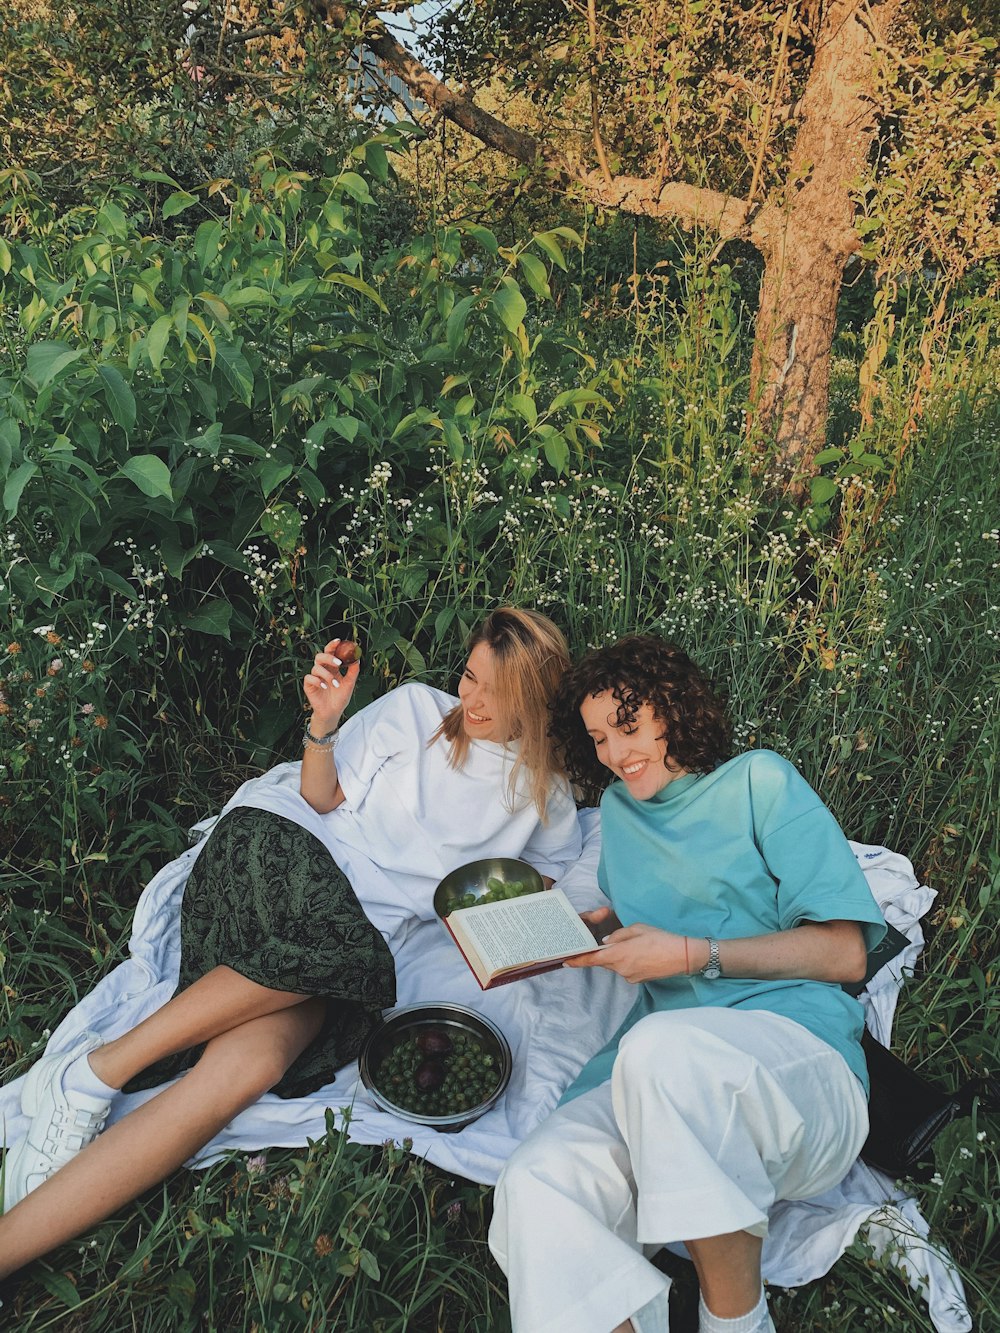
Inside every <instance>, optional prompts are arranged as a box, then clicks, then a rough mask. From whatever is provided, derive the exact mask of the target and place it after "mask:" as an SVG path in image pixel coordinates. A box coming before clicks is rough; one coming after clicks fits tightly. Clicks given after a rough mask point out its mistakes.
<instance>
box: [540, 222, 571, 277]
mask: <svg viewBox="0 0 1000 1333" xmlns="http://www.w3.org/2000/svg"><path fill="white" fill-rule="evenodd" d="M533 240H534V242H535V244H536V245H537V246H538V248H539V250H544V252H545V253H546V254H547V255H548V257H549V258H550V259H551V260H552V262H553V264H558V265H559V267H560V268H561V269H563V270H564V271H565V268H566V256H565V255H564V254H563V252H562V246H561V245H560V244H559V242H558V241H557V240H556V238H555V236H554V235H553V233H552V232H550V231H536V232H535V234H534V237H533Z"/></svg>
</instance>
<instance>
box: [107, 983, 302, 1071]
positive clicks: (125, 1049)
mask: <svg viewBox="0 0 1000 1333" xmlns="http://www.w3.org/2000/svg"><path fill="white" fill-rule="evenodd" d="M303 998H304V997H303V996H302V995H297V994H295V993H294V992H291V991H280V990H271V989H270V988H269V987H268V986H260V985H258V984H257V982H256V981H250V980H249V978H247V977H245V976H243V975H242V974H241V973H239V972H235V971H234V970H233V969H232V968H231V967H214V968H213V969H212V970H211V972H206V973H205V975H204V976H203V977H199V978H198V980H197V981H195V982H194V983H193V984H192V985H190V986H188V988H187V989H186V990H183V991H181V992H180V994H179V995H175V996H174V997H173V999H171V1000H168V1001H167V1003H166V1004H165V1005H163V1006H162V1008H160V1009H157V1011H156V1013H154V1014H150V1016H149V1017H148V1018H146V1019H144V1020H143V1022H141V1023H140V1024H139V1025H138V1026H137V1027H134V1028H133V1029H132V1030H131V1032H126V1033H124V1034H123V1035H122V1036H121V1037H118V1038H116V1039H115V1040H114V1041H110V1042H108V1043H107V1044H106V1045H104V1046H100V1047H98V1049H97V1050H96V1051H92V1052H91V1054H90V1055H89V1056H88V1059H89V1060H90V1067H91V1069H93V1071H94V1073H95V1074H96V1075H97V1077H98V1078H99V1079H102V1080H103V1081H104V1082H105V1083H107V1084H108V1086H109V1087H112V1088H120V1087H121V1086H122V1085H123V1084H124V1083H127V1082H128V1080H129V1079H130V1078H133V1077H134V1076H135V1075H136V1074H138V1073H140V1071H141V1070H143V1069H145V1068H146V1067H147V1066H148V1065H151V1064H154V1063H155V1062H156V1061H157V1060H161V1059H163V1057H164V1056H167V1055H174V1054H176V1052H177V1051H186V1050H187V1049H188V1047H190V1046H198V1045H200V1044H201V1043H202V1042H204V1041H210V1040H211V1039H212V1038H213V1037H218V1036H219V1035H220V1034H221V1033H223V1032H228V1031H229V1030H230V1029H231V1028H236V1027H239V1026H240V1025H241V1024H243V1023H248V1022H249V1021H250V1020H251V1019H254V1018H261V1017H262V1016H263V1015H264V1014H273V1013H277V1012H278V1011H280V1010H282V1009H287V1008H288V1007H289V1006H291V1005H295V1004H301V1003H302V1000H303Z"/></svg>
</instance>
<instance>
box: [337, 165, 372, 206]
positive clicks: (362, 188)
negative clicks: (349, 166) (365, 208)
mask: <svg viewBox="0 0 1000 1333" xmlns="http://www.w3.org/2000/svg"><path fill="white" fill-rule="evenodd" d="M337 184H338V185H339V186H340V188H341V189H342V190H346V191H347V193H348V194H349V195H350V196H351V198H352V199H357V200H358V201H359V202H360V203H362V204H370V203H373V202H374V201H373V199H372V196H371V191H370V190H369V189H368V182H367V181H366V180H365V178H364V177H363V176H359V175H358V173H357V172H356V171H345V172H344V174H343V175H342V176H341V177H340V179H339V180H338V181H337Z"/></svg>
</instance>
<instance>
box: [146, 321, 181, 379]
mask: <svg viewBox="0 0 1000 1333" xmlns="http://www.w3.org/2000/svg"><path fill="white" fill-rule="evenodd" d="M173 327H174V321H173V319H172V318H171V317H170V315H161V316H160V318H159V319H158V320H157V321H156V323H155V324H154V325H153V327H152V328H151V329H150V330H149V332H148V333H147V334H146V337H145V344H146V355H147V356H148V357H149V364H150V365H151V366H152V367H153V369H154V370H155V371H159V369H160V362H161V361H162V360H163V353H164V352H165V351H166V347H167V341H168V339H169V338H170V334H171V332H172V330H173Z"/></svg>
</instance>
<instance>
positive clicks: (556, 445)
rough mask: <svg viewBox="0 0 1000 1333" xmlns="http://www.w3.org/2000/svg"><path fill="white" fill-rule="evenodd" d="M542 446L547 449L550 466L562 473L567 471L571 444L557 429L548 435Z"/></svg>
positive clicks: (546, 455)
mask: <svg viewBox="0 0 1000 1333" xmlns="http://www.w3.org/2000/svg"><path fill="white" fill-rule="evenodd" d="M542 448H543V449H544V451H545V457H546V459H547V461H548V463H549V466H550V467H552V468H554V469H555V471H556V472H557V473H558V474H560V475H561V474H562V473H563V472H565V471H566V465H567V464H568V463H569V445H568V444H567V443H566V441H565V440H564V439H563V437H562V436H561V435H560V434H559V432H558V431H557V430H556V431H553V432H552V434H551V435H548V436H546V439H545V443H544V445H543V446H542Z"/></svg>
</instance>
